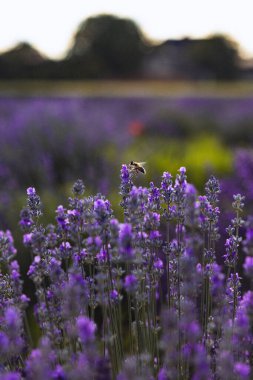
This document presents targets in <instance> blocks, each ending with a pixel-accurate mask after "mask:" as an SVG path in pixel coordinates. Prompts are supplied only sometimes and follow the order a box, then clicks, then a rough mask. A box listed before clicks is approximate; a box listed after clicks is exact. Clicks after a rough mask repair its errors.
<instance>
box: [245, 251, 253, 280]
mask: <svg viewBox="0 0 253 380" xmlns="http://www.w3.org/2000/svg"><path fill="white" fill-rule="evenodd" d="M243 268H244V272H245V274H246V276H248V277H250V278H252V277H253V257H252V256H246V257H245V261H244V264H243Z"/></svg>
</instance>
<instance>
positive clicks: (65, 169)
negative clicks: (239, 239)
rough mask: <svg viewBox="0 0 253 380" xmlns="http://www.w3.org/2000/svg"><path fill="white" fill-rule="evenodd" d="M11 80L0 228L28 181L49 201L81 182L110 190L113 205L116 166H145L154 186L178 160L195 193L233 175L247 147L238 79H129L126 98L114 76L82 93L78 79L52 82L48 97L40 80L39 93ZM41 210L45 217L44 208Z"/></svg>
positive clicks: (8, 222) (10, 219)
mask: <svg viewBox="0 0 253 380" xmlns="http://www.w3.org/2000/svg"><path fill="white" fill-rule="evenodd" d="M19 86H20V87H18V86H13V88H14V89H15V91H16V94H15V95H14V94H12V95H10V94H9V96H3V94H2V95H1V97H0V120H1V123H0V128H1V151H0V162H1V165H0V178H1V182H0V183H1V185H0V191H1V193H0V194H1V223H2V225H4V226H6V227H10V226H13V224H14V223H15V222H14V221H17V218H18V213H19V204H20V202H21V201H20V199H22V198H23V197H24V195H25V189H26V187H28V186H35V187H36V188H37V189H38V191H39V192H40V193H42V194H43V193H44V194H45V195H44V197H46V198H48V199H45V203H46V204H53V205H54V206H55V205H56V202H59V197H60V199H61V197H63V196H64V195H65V194H66V191H68V189H69V188H70V186H71V184H72V182H73V181H75V179H77V178H82V179H83V180H84V182H85V184H86V187H87V190H88V191H92V192H94V191H95V192H96V191H99V192H103V193H105V194H106V195H109V194H110V198H112V199H110V200H111V201H112V203H113V204H114V205H115V206H117V203H118V196H117V191H118V186H119V171H120V167H121V164H122V163H128V162H130V161H131V160H136V161H145V162H146V163H147V164H146V167H147V175H146V176H145V177H144V176H143V177H140V178H138V179H137V182H138V183H139V184H140V185H147V183H148V182H149V181H150V180H153V181H155V182H157V183H158V181H159V179H160V177H161V175H162V172H163V171H165V170H168V171H171V172H172V173H173V174H175V173H176V171H177V169H178V168H179V167H180V166H183V165H184V166H186V167H187V169H188V174H189V180H190V181H194V183H195V184H196V185H197V186H198V188H199V190H201V189H203V185H204V183H205V181H206V180H207V178H208V176H209V175H210V174H215V175H217V176H218V177H220V178H223V177H228V176H231V175H232V174H234V173H233V171H234V169H233V161H234V159H235V151H236V150H237V149H239V148H244V149H250V148H251V147H252V142H253V128H252V123H253V95H251V91H250V86H247V85H245V87H244V88H245V91H244V92H243V91H242V88H243V86H242V85H239V86H238V87H236V85H235V84H233V85H231V84H223V83H219V84H218V85H217V84H216V85H215V84H214V83H212V82H211V83H204V84H202V87H201V84H196V85H194V84H193V85H192V86H191V85H190V84H189V83H182V82H181V83H178V84H176V83H173V84H172V85H171V87H170V86H169V84H168V83H167V84H166V85H165V84H164V83H154V82H150V83H148V82H141V83H137V82H135V83H133V91H132V95H131V96H130V93H131V83H128V84H125V83H124V82H123V83H122V86H121V85H120V84H119V83H115V82H112V83H110V82H99V81H98V82H96V83H94V82H92V83H88V85H87V88H88V92H89V91H90V88H91V87H92V95H91V93H89V94H85V91H86V84H85V83H82V84H81V83H78V82H77V83H72V84H71V83H68V85H67V86H66V87H64V86H63V84H62V83H59V89H58V93H57V83H52V82H51V83H49V84H48V85H47V86H46V85H45V83H44V86H45V88H46V90H47V91H46V93H44V95H43V86H37V88H36V83H33V88H31V84H30V83H29V82H28V85H27V88H25V83H24V82H22V83H19ZM23 86H24V87H23ZM75 86H77V88H78V86H80V88H83V94H82V95H81V94H79V96H74V95H73V94H74V93H75V91H74V88H75ZM89 86H90V87H89ZM0 88H1V86H0ZM23 88H24V90H23ZM50 88H52V92H51V93H50V92H49V90H50ZM70 88H71V90H70ZM101 88H102V91H103V94H101ZM159 88H161V91H160V93H159V91H158V89H159ZM230 88H231V90H230ZM113 89H114V90H113ZM152 89H153V90H152ZM236 89H238V92H237V91H236ZM9 90H10V91H11V85H10V84H9ZM204 90H205V91H204ZM36 91H40V96H38V94H37V93H36ZM69 91H70V92H69ZM198 91H199V93H198ZM112 194H113V196H112ZM22 195H23V197H22ZM48 201H50V202H48ZM11 210H12V211H11ZM49 210H50V213H51V214H52V215H53V212H54V208H53V207H49Z"/></svg>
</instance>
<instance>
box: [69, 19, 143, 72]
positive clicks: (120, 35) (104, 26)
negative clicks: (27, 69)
mask: <svg viewBox="0 0 253 380" xmlns="http://www.w3.org/2000/svg"><path fill="white" fill-rule="evenodd" d="M146 48H147V44H146V43H145V41H144V37H143V35H142V33H141V31H140V29H139V28H138V27H137V25H136V24H135V23H134V22H133V21H132V20H128V19H122V18H118V17H115V16H111V15H100V16H96V17H91V18H88V19H87V20H85V21H84V22H83V23H81V25H80V26H79V29H78V31H77V33H76V35H75V37H74V42H73V46H72V48H71V49H70V51H69V53H68V59H69V60H70V61H72V62H73V61H74V62H76V64H80V66H81V65H83V66H82V67H80V70H81V71H82V72H80V75H82V73H84V72H86V73H87V74H89V75H93V76H99V77H101V76H103V77H129V76H135V75H137V74H139V72H140V69H141V63H142V59H143V56H144V52H145V49H146ZM77 75H78V74H77Z"/></svg>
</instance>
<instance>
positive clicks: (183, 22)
mask: <svg viewBox="0 0 253 380" xmlns="http://www.w3.org/2000/svg"><path fill="white" fill-rule="evenodd" d="M101 13H109V14H115V15H118V16H121V17H128V18H131V19H133V20H134V21H136V23H137V24H138V25H139V26H140V28H141V29H142V31H143V32H144V33H145V34H146V35H147V36H148V37H149V38H151V39H153V40H165V39H169V38H181V37H186V36H187V37H193V38H194V37H195V38H198V37H205V36H207V35H210V34H214V33H225V34H227V35H229V36H230V37H232V38H233V39H234V40H236V41H237V42H238V43H239V44H240V46H241V49H242V52H243V54H244V55H245V56H247V57H253V22H252V15H253V0H173V1H172V0H152V1H150V0H71V1H69V0H0V51H4V50H7V49H9V48H10V47H12V46H14V45H15V44H17V43H18V42H24V41H26V42H29V43H31V44H32V45H33V46H34V47H36V48H37V49H39V50H40V51H41V52H42V53H44V54H46V55H47V56H49V57H52V58H60V57H62V56H63V55H64V53H65V52H66V50H67V49H68V47H69V46H70V43H71V37H72V36H73V34H74V33H75V31H76V30H77V27H78V25H79V24H80V23H81V22H82V21H83V20H84V19H86V18H87V17H89V16H91V15H96V14H101Z"/></svg>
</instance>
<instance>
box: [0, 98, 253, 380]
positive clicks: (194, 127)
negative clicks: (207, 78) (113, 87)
mask: <svg viewBox="0 0 253 380" xmlns="http://www.w3.org/2000/svg"><path fill="white" fill-rule="evenodd" d="M0 131H1V150H0V179H1V181H0V205H1V206H0V223H1V227H0V230H1V231H0V289H1V290H0V322H1V323H0V379H3V380H23V379H28V380H33V379H38V380H44V379H50V380H65V379H66V380H72V379H74V380H79V379H80V380H86V379H87V380H88V379H94V380H107V379H108V380H111V379H112V380H116V379H117V380H128V379H133V380H134V379H136V380H142V379H143V380H146V379H150V380H153V379H156V380H174V379H177V380H223V379H232V380H241V379H242V380H243V379H245V380H250V379H252V376H253V349H252V347H253V317H252V316H253V288H252V286H253V282H252V278H253V250H252V249H253V234H252V231H253V190H252V189H253V151H252V142H253V97H251V96H238V97H236V96H231V97H230V98H227V97H226V98H225V97H224V98H223V97H221V96H219V97H217V96H212V97H207V96H199V97H198V96H186V95H185V96H182V97H173V96H170V97H162V96H160V97H135V98H130V97H124V98H123V97H106V98H105V97H16V98H15V97H9V98H6V97H0ZM131 160H136V161H146V170H147V174H146V175H143V174H137V175H136V173H135V171H134V170H133V169H132V167H131V165H129V162H130V161H131ZM185 167H186V168H187V172H186V168H185ZM178 168H180V169H178ZM78 178H79V179H78ZM77 179H78V180H77ZM73 183H74V185H73ZM25 191H26V195H25ZM94 194H96V195H94ZM200 194H203V195H200ZM66 198H68V200H66ZM24 205H25V206H24Z"/></svg>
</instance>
